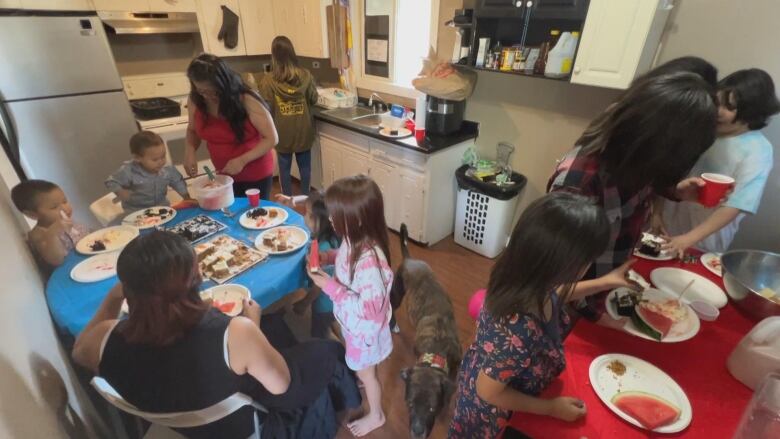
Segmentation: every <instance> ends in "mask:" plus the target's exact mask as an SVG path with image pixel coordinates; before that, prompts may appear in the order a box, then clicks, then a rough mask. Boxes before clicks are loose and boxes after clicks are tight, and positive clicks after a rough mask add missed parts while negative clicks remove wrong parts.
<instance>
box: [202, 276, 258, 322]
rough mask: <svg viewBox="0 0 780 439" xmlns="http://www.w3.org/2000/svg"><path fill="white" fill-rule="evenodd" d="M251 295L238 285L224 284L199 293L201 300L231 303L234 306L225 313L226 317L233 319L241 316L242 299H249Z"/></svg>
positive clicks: (242, 308)
mask: <svg viewBox="0 0 780 439" xmlns="http://www.w3.org/2000/svg"><path fill="white" fill-rule="evenodd" d="M250 297H251V294H250V293H249V290H248V289H247V288H246V287H245V286H243V285H238V284H225V285H218V286H216V287H211V288H209V289H208V290H205V291H201V293H200V298H201V299H203V300H207V299H211V300H212V301H215V302H216V301H219V302H220V303H227V302H233V303H235V304H236V305H235V306H234V307H233V309H232V310H231V311H230V312H226V313H225V314H226V315H229V316H230V317H235V316H237V315H239V314H241V311H243V310H244V299H249V298H250Z"/></svg>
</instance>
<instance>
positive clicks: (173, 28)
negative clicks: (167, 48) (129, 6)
mask: <svg viewBox="0 0 780 439" xmlns="http://www.w3.org/2000/svg"><path fill="white" fill-rule="evenodd" d="M98 17H100V19H101V20H102V21H103V24H105V25H106V27H108V29H109V31H112V32H114V33H116V34H173V33H197V32H199V31H200V30H199V29H198V16H197V15H196V14H195V13H194V12H139V13H134V12H114V11H98Z"/></svg>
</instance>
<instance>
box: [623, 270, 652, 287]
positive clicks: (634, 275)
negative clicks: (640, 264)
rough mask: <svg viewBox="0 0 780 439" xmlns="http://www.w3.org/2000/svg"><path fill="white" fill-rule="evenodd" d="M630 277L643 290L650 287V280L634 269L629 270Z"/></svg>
mask: <svg viewBox="0 0 780 439" xmlns="http://www.w3.org/2000/svg"><path fill="white" fill-rule="evenodd" d="M628 279H629V280H632V281H634V282H636V283H637V284H639V286H640V287H642V289H643V290H646V289H648V288H650V282H648V281H647V279H645V278H644V277H642V275H641V274H639V273H637V272H636V271H634V270H628Z"/></svg>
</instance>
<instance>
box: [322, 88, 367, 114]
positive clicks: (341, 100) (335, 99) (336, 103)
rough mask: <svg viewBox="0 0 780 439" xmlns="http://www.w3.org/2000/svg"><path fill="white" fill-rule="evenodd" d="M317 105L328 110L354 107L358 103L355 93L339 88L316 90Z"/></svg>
mask: <svg viewBox="0 0 780 439" xmlns="http://www.w3.org/2000/svg"><path fill="white" fill-rule="evenodd" d="M317 93H318V94H319V97H318V98H317V105H319V106H321V107H325V108H328V109H334V108H348V107H354V106H355V105H357V103H358V98H357V95H356V94H355V93H352V92H351V91H349V90H344V89H341V88H318V89H317Z"/></svg>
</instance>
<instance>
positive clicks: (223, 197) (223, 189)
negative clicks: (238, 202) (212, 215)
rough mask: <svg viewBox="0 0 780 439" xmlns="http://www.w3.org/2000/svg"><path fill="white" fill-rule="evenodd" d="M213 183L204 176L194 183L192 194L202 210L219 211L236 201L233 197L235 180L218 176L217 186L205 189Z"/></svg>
mask: <svg viewBox="0 0 780 439" xmlns="http://www.w3.org/2000/svg"><path fill="white" fill-rule="evenodd" d="M209 183H211V181H210V180H209V178H208V176H206V175H204V176H202V177H200V178H198V179H197V180H195V181H194V182H193V183H192V192H193V196H194V197H195V199H196V200H198V204H199V205H200V207H201V209H205V210H219V209H222V208H225V207H228V206H230V205H231V204H233V202H234V201H235V198H234V196H233V178H232V177H230V176H229V175H217V176H216V180H215V181H214V183H216V186H214V187H208V188H207V187H204V186H205V185H208V184H209Z"/></svg>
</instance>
